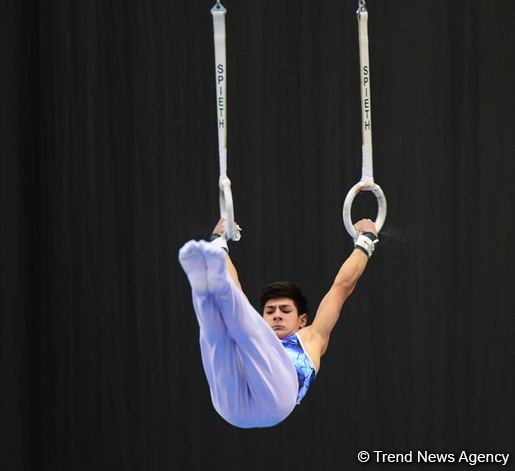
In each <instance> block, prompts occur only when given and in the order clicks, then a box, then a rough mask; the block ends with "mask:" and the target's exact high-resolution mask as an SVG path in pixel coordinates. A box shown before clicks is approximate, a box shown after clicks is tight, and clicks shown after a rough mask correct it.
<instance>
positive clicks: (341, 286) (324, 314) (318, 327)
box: [309, 219, 377, 356]
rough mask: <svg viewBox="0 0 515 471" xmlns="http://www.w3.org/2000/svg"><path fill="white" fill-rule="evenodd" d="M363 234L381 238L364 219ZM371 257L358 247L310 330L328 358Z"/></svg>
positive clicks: (359, 228) (313, 342)
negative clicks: (334, 335)
mask: <svg viewBox="0 0 515 471" xmlns="http://www.w3.org/2000/svg"><path fill="white" fill-rule="evenodd" d="M355 227H356V229H357V231H358V232H359V233H371V234H373V235H374V236H375V237H377V230H376V228H375V225H374V223H373V222H372V221H371V220H370V219H362V220H361V221H359V222H357V223H356V224H355ZM368 259H369V255H367V254H366V253H365V250H362V249H361V248H359V247H356V248H355V249H354V250H353V251H352V253H351V254H350V256H349V257H348V258H347V259H346V260H345V262H344V263H343V264H342V266H341V267H340V270H339V271H338V274H337V275H336V278H335V279H334V281H333V284H332V285H331V288H330V289H329V291H328V292H327V294H326V295H325V296H324V298H323V299H322V302H321V303H320V305H319V307H318V309H317V312H316V315H315V319H314V320H313V323H312V324H311V326H310V329H309V330H310V336H309V337H310V344H311V345H313V346H314V347H315V346H316V350H317V351H319V352H320V356H322V355H324V353H325V352H326V350H327V345H328V344H329V338H330V336H331V332H332V330H333V329H334V326H335V325H336V322H337V321H338V319H339V317H340V312H341V309H342V306H343V304H344V303H345V301H346V300H347V298H348V297H349V296H350V295H351V294H352V292H353V291H354V288H355V287H356V284H357V282H358V280H359V279H360V277H361V275H362V274H363V271H364V270H365V267H366V266H367V263H368Z"/></svg>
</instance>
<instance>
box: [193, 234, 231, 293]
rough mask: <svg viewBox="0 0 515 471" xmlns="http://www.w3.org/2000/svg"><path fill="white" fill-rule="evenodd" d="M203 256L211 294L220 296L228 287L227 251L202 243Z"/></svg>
mask: <svg viewBox="0 0 515 471" xmlns="http://www.w3.org/2000/svg"><path fill="white" fill-rule="evenodd" d="M200 245H201V248H202V255H203V256H204V261H205V263H206V267H207V287H208V290H209V292H210V293H213V294H219V293H220V292H221V291H223V290H224V288H225V287H226V286H227V282H228V280H229V274H228V273H227V268H226V258H227V253H226V252H225V250H223V249H221V248H219V247H215V246H213V244H210V243H208V242H204V241H200Z"/></svg>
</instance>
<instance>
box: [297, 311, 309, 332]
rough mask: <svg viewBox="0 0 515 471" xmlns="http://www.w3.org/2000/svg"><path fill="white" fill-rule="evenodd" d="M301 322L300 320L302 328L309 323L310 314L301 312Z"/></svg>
mask: <svg viewBox="0 0 515 471" xmlns="http://www.w3.org/2000/svg"><path fill="white" fill-rule="evenodd" d="M299 322H300V328H301V329H302V327H306V325H307V323H308V315H307V314H299Z"/></svg>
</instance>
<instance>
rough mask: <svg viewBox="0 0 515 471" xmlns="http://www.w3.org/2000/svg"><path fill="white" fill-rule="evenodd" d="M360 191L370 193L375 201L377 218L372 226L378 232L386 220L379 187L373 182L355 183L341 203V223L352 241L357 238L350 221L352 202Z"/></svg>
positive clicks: (383, 197) (383, 198)
mask: <svg viewBox="0 0 515 471" xmlns="http://www.w3.org/2000/svg"><path fill="white" fill-rule="evenodd" d="M361 191H371V192H372V193H374V195H375V197H376V199H377V216H376V220H375V221H374V224H375V226H376V229H377V231H378V232H379V231H380V230H381V228H382V227H383V224H384V221H385V219H386V198H385V196H384V193H383V190H382V189H381V187H380V186H379V185H377V184H376V183H374V182H371V183H367V182H358V183H356V184H355V185H354V186H353V187H352V188H351V189H350V190H349V192H348V193H347V196H346V197H345V202H344V203H343V223H344V224H345V229H347V232H348V233H349V235H350V236H351V237H352V238H353V239H354V240H355V239H357V238H358V236H359V234H358V231H356V228H355V227H354V224H353V223H352V219H351V210H352V202H353V201H354V198H355V197H356V195H357V194H358V193H360V192H361Z"/></svg>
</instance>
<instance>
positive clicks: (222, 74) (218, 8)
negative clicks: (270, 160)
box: [211, 1, 241, 241]
mask: <svg viewBox="0 0 515 471" xmlns="http://www.w3.org/2000/svg"><path fill="white" fill-rule="evenodd" d="M226 13H227V10H226V9H225V8H224V6H223V5H222V4H221V3H220V2H219V1H218V2H217V3H216V4H215V5H214V6H213V8H211V15H212V16H213V33H214V44H215V77H216V111H217V126H218V153H219V157H220V178H219V180H218V186H219V189H220V217H221V218H223V219H225V221H226V222H225V232H226V234H227V239H231V240H234V241H237V240H240V238H241V234H240V227H239V226H238V225H237V224H236V223H235V222H234V206H233V201H232V193H231V181H230V180H229V177H228V176H227V93H226V89H227V86H226V83H227V76H226V73H227V68H226V55H225V14H226Z"/></svg>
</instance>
